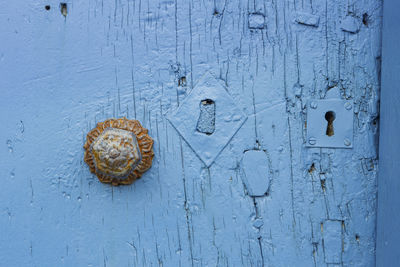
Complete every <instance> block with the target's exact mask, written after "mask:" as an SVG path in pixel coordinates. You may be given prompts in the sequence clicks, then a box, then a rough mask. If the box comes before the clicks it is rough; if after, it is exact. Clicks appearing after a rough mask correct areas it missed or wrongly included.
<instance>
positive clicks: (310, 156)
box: [0, 0, 382, 266]
mask: <svg viewBox="0 0 400 267" xmlns="http://www.w3.org/2000/svg"><path fill="white" fill-rule="evenodd" d="M66 4H67V9H65V7H64V8H62V10H60V6H59V2H56V1H49V2H46V3H45V2H42V1H29V3H28V2H27V1H12V2H10V1H2V2H0V40H1V44H0V77H1V78H0V91H1V98H0V114H1V115H0V125H1V131H0V142H1V144H2V145H1V149H0V162H1V163H0V166H1V167H0V177H1V182H2V189H1V190H0V200H1V201H0V228H1V234H0V244H1V245H0V262H1V264H5V265H7V266H157V265H158V266H335V265H339V266H374V264H375V220H376V182H377V180H376V171H377V153H376V146H377V144H376V134H377V116H378V111H377V110H378V109H377V103H378V95H379V71H380V67H379V66H380V49H381V40H380V29H381V19H382V18H381V5H382V3H381V1H380V0H373V1H371V0H362V1H360V0H357V1H356V0H350V1H340V0H335V1H329V0H318V1H317V0H283V1H278V0H265V1H239V0H224V1H208V0H207V1H206V0H205V1H197V0H196V1H195V0H193V1H186V0H175V1H153V0H148V1H145V0H141V1H140V0H135V1H133V0H115V1H101V0H88V1H73V0H70V1H66ZM45 5H50V6H51V8H50V9H49V10H47V9H46V8H45ZM307 14H309V17H308V15H307ZM365 14H366V15H365ZM262 17H264V23H263V22H262ZM249 19H250V20H249ZM249 23H250V27H249ZM207 71H212V72H213V73H215V74H216V76H217V78H218V79H219V80H220V82H222V83H223V84H224V85H225V86H226V88H227V91H228V92H229V94H230V95H231V96H232V97H233V99H234V100H235V102H236V105H237V106H238V107H239V108H240V109H242V110H243V112H244V113H245V114H246V115H247V116H248V119H247V120H246V122H245V123H244V124H243V126H242V127H241V128H240V130H239V131H238V132H237V133H236V135H235V136H234V137H233V138H232V140H231V141H230V142H229V144H228V145H227V146H226V147H225V148H224V150H223V151H222V152H221V154H220V155H219V156H218V157H217V158H216V160H215V161H214V163H213V164H212V165H211V166H210V167H206V166H205V165H204V163H203V162H202V161H201V160H200V159H199V158H198V157H197V156H196V154H195V153H194V152H193V151H192V149H191V148H190V146H189V145H188V144H187V143H186V142H185V141H184V140H183V139H182V137H181V136H180V135H179V134H178V133H177V131H176V130H175V129H174V127H173V126H172V125H171V124H170V123H169V121H168V120H167V119H166V114H168V112H171V111H172V110H175V109H176V108H177V107H178V106H180V105H181V104H182V103H183V101H184V100H185V97H186V96H187V95H188V93H189V92H190V91H191V90H192V88H193V87H194V86H195V85H196V82H197V81H198V80H199V79H200V78H201V77H202V76H203V75H204V74H205V73H206V72H207ZM335 94H337V95H336V97H340V98H343V99H349V100H352V101H353V103H354V110H355V116H354V117H355V120H354V148H353V149H325V148H311V149H310V148H306V146H305V142H306V140H305V138H306V137H305V136H306V112H307V109H306V106H305V105H306V102H307V101H308V100H309V99H324V98H327V97H329V96H332V95H335ZM193 108H196V109H198V108H199V107H198V106H196V107H193ZM216 109H218V103H216ZM123 116H126V117H127V118H129V119H137V120H139V121H140V122H141V123H142V125H143V126H144V127H145V128H147V129H149V134H150V136H152V137H153V139H154V152H155V157H154V159H153V167H152V168H151V169H150V170H149V171H147V172H146V173H145V174H144V175H143V176H142V178H141V179H140V180H138V181H136V182H135V183H134V184H133V185H131V186H120V187H111V186H108V185H104V184H102V183H100V182H99V181H98V180H97V178H96V177H95V176H94V175H93V174H91V173H90V171H89V168H88V167H87V166H86V164H85V163H84V161H83V154H84V153H83V152H84V151H83V149H82V146H83V144H84V142H85V136H86V133H87V132H88V131H89V130H91V129H92V128H93V127H94V126H95V125H96V123H97V122H99V121H103V120H105V119H107V118H110V117H123ZM195 119H196V120H197V118H195ZM215 127H216V129H217V127H218V125H216V126H215ZM249 150H263V151H265V153H266V155H267V161H268V164H269V167H268V169H269V173H268V178H269V179H270V183H269V188H268V191H267V193H266V195H265V196H262V197H250V196H249V195H248V194H247V191H246V188H245V186H244V183H243V169H242V165H241V161H242V157H243V153H244V152H245V151H249ZM246 175H247V173H246ZM247 178H248V177H247Z"/></svg>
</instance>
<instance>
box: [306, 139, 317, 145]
mask: <svg viewBox="0 0 400 267" xmlns="http://www.w3.org/2000/svg"><path fill="white" fill-rule="evenodd" d="M308 143H309V144H310V145H312V146H313V145H315V144H316V143H317V139H315V137H310V138H308Z"/></svg>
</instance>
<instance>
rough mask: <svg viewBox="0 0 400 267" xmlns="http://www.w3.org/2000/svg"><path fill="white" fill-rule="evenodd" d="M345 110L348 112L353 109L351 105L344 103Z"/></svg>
mask: <svg viewBox="0 0 400 267" xmlns="http://www.w3.org/2000/svg"><path fill="white" fill-rule="evenodd" d="M344 107H345V109H347V110H350V109H352V108H353V106H352V105H351V103H350V102H346V104H344Z"/></svg>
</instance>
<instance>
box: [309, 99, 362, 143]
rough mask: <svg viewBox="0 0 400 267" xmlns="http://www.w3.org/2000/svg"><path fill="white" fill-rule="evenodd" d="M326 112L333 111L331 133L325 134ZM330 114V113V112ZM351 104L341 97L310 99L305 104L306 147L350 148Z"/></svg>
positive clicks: (351, 132) (351, 129) (326, 125)
mask: <svg viewBox="0 0 400 267" xmlns="http://www.w3.org/2000/svg"><path fill="white" fill-rule="evenodd" d="M327 112H333V114H334V118H335V119H334V120H333V122H332V124H333V125H332V127H333V135H332V136H328V135H327V127H328V121H327V119H326V118H325V115H326V113H327ZM331 114H332V113H331ZM353 117H354V113H353V105H352V103H351V102H349V101H345V100H341V99H328V100H311V101H309V102H308V104H307V147H330V148H352V147H353Z"/></svg>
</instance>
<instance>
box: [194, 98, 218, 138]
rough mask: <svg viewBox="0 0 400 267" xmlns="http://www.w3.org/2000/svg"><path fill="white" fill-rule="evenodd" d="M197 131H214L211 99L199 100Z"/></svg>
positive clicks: (213, 110) (207, 133)
mask: <svg viewBox="0 0 400 267" xmlns="http://www.w3.org/2000/svg"><path fill="white" fill-rule="evenodd" d="M196 129H197V131H198V132H200V133H203V134H206V135H211V134H213V133H214V131H215V102H214V100H211V99H204V100H201V101H200V116H199V119H198V120H197V127H196Z"/></svg>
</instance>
